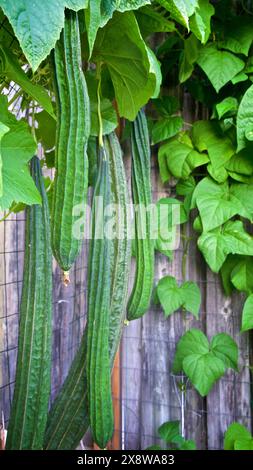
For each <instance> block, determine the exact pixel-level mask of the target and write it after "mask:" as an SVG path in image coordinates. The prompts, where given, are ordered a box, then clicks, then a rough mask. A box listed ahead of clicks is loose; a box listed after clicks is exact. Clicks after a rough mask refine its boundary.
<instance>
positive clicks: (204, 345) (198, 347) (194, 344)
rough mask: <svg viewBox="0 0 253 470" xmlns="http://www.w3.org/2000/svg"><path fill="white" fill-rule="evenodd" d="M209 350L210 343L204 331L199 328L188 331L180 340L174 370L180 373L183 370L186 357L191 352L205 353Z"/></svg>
mask: <svg viewBox="0 0 253 470" xmlns="http://www.w3.org/2000/svg"><path fill="white" fill-rule="evenodd" d="M208 352H209V343H208V340H207V337H206V336H205V335H204V333H203V332H202V331H200V330H198V329H197V328H192V329H191V330H189V331H187V332H186V333H185V334H184V335H183V336H182V337H181V338H180V340H179V341H178V343H177V347H176V354H175V357H174V361H173V372H174V373H175V374H178V373H179V372H181V371H182V370H183V361H184V359H185V357H187V356H190V355H191V354H196V353H197V354H200V355H205V354H208Z"/></svg>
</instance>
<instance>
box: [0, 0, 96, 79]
mask: <svg viewBox="0 0 253 470" xmlns="http://www.w3.org/2000/svg"><path fill="white" fill-rule="evenodd" d="M87 4H88V1H87V0H62V1H61V2H59V0H43V2H42V1H41V0H33V1H32V2H31V1H30V0H19V1H18V2H17V1H16V0H0V7H1V8H2V9H3V11H4V13H5V15H6V16H7V17H8V19H9V21H10V23H11V25H12V27H13V29H14V32H15V34H16V36H17V38H18V41H19V43H20V46H21V48H22V50H23V52H24V54H25V56H26V58H27V60H28V62H29V63H30V65H31V66H32V69H33V70H36V69H37V68H38V66H39V65H40V63H41V62H42V61H43V60H44V59H45V58H46V57H47V55H48V54H49V52H50V51H51V49H52V48H53V47H54V45H55V43H56V41H57V39H59V36H60V32H61V29H62V28H63V25H64V8H65V7H66V8H70V9H72V10H75V11H78V10H80V9H81V8H86V7H87Z"/></svg>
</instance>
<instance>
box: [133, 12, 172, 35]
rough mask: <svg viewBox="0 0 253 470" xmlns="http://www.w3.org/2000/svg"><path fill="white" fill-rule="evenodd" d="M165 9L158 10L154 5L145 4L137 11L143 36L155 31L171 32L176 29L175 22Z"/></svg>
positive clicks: (136, 14)
mask: <svg viewBox="0 0 253 470" xmlns="http://www.w3.org/2000/svg"><path fill="white" fill-rule="evenodd" d="M165 13H166V12H164V11H161V12H159V11H156V10H154V8H153V7H152V6H144V7H142V8H140V9H139V10H137V11H136V12H135V16H136V18H137V21H138V25H139V28H140V30H141V34H142V36H143V37H144V38H145V37H147V36H149V35H150V34H153V33H162V32H163V33H170V32H172V31H175V24H174V22H173V21H170V20H168V18H167V16H168V15H165Z"/></svg>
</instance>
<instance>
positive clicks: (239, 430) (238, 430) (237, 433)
mask: <svg viewBox="0 0 253 470" xmlns="http://www.w3.org/2000/svg"><path fill="white" fill-rule="evenodd" d="M251 439H252V436H251V434H250V432H249V431H248V429H246V428H245V426H243V425H242V424H240V423H232V424H230V426H229V427H228V429H227V430H226V432H225V438H224V449H225V450H234V448H235V442H238V441H239V442H241V441H245V440H246V441H249V440H251Z"/></svg>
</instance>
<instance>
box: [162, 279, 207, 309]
mask: <svg viewBox="0 0 253 470" xmlns="http://www.w3.org/2000/svg"><path fill="white" fill-rule="evenodd" d="M157 296H158V298H159V300H160V303H161V305H162V307H163V310H164V313H165V316H168V315H171V314H172V313H173V312H175V310H178V309H179V308H180V307H182V308H184V309H185V310H187V311H188V312H191V313H192V314H193V315H194V316H195V317H197V318H198V312H199V308H200V302H201V295H200V290H199V287H198V286H197V284H195V283H194V282H184V283H183V284H182V285H181V286H178V285H177V282H176V279H175V278H174V277H172V276H165V277H163V278H162V279H160V281H159V282H158V285H157Z"/></svg>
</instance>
